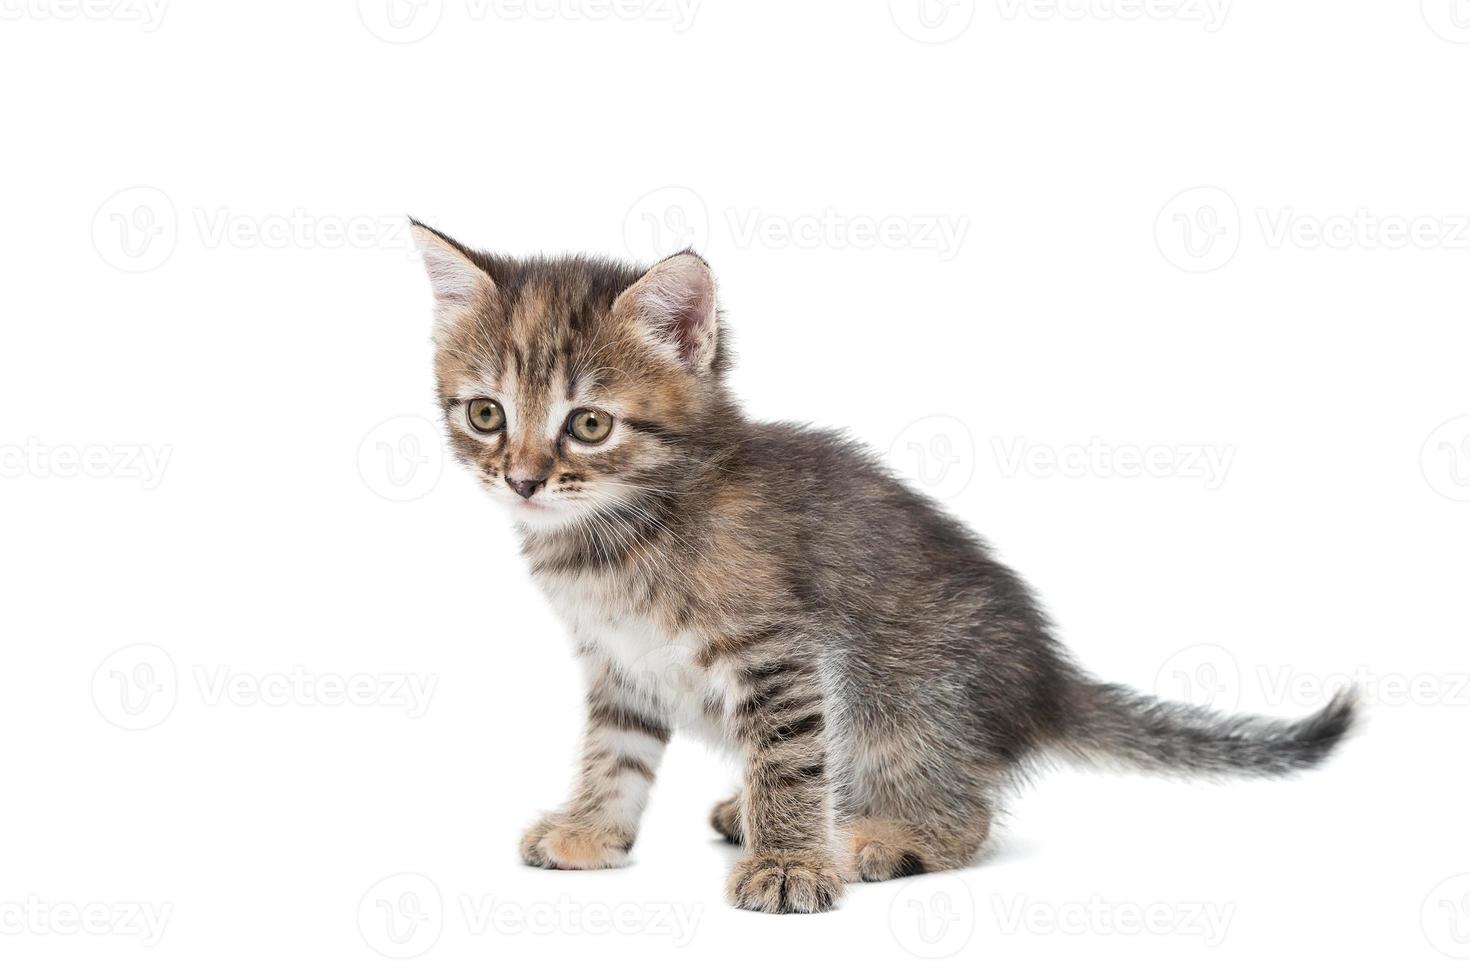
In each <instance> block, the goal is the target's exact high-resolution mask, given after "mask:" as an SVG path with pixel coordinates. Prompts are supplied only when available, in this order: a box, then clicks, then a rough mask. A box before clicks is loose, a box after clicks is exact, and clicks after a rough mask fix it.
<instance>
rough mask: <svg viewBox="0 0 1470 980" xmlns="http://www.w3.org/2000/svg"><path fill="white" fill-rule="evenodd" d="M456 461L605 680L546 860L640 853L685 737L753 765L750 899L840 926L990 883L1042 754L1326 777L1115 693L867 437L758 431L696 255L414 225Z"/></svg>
mask: <svg viewBox="0 0 1470 980" xmlns="http://www.w3.org/2000/svg"><path fill="white" fill-rule="evenodd" d="M413 232H414V235H415V237H416V239H417V241H418V244H419V246H420V249H421V250H422V253H423V258H424V261H425V264H426V266H427V269H428V274H429V280H430V282H431V284H432V287H433V293H434V319H435V328H434V339H435V345H436V353H435V356H434V366H435V371H436V374H437V379H438V391H439V397H440V400H441V402H442V404H443V409H444V417H445V421H446V423H447V427H448V432H449V441H450V444H451V446H452V447H453V450H454V453H455V455H456V456H458V457H459V459H460V460H461V461H462V462H463V463H464V464H465V465H466V466H468V467H469V469H470V470H471V472H473V473H474V474H475V476H477V477H478V478H479V480H480V482H481V483H482V484H484V487H485V489H486V490H487V491H488V492H489V494H490V496H491V497H493V498H495V499H496V500H498V501H499V502H500V503H501V504H502V505H503V506H504V507H505V508H506V509H507V510H508V511H509V513H510V516H511V519H512V521H513V522H514V524H515V527H516V529H517V531H518V532H519V536H520V541H521V551H522V553H523V554H524V556H525V557H526V559H527V560H528V562H529V564H530V568H531V574H532V576H533V577H534V578H535V580H536V582H537V584H539V585H540V587H541V588H542V590H543V591H544V592H545V593H546V595H547V597H548V599H549V600H550V601H551V604H552V605H553V606H554V607H555V609H556V611H557V612H558V613H559V614H560V616H561V617H562V618H563V619H564V620H565V621H566V624H567V626H568V627H569V629H570V632H571V634H572V636H573V637H574V639H575V642H576V647H577V649H576V654H577V657H578V659H579V660H580V662H581V665H582V667H583V668H584V669H585V672H586V676H587V696H586V698H587V700H586V706H587V723H586V733H585V737H584V741H583V748H582V763H581V772H580V775H579V777H578V778H577V780H576V785H575V786H574V787H573V789H572V792H571V797H570V800H569V801H568V802H567V803H566V804H565V805H564V806H563V807H562V808H560V809H558V810H556V811H554V812H552V813H550V814H548V815H546V816H545V817H543V818H542V819H540V820H539V821H537V822H536V823H535V824H534V825H533V826H532V827H531V828H530V830H529V831H528V832H527V833H526V835H525V837H524V839H523V840H522V841H521V856H522V857H523V858H524V860H525V861H526V862H527V863H528V864H532V865H535V866H537V867H543V868H608V867H613V866H615V865H619V864H621V863H623V862H624V861H625V859H626V858H627V855H628V851H629V849H630V848H631V847H632V846H633V841H634V838H635V836H636V834H637V830H638V822H639V816H640V814H641V813H642V811H643V808H644V804H645V803H646V802H647V800H648V794H649V788H650V786H651V785H652V783H653V780H654V773H655V771H656V770H657V769H658V764H659V760H660V758H661V757H662V755H663V753H664V747H665V745H666V743H667V742H668V741H669V737H670V735H671V734H672V732H673V731H674V730H675V728H679V729H687V730H693V731H696V732H699V733H701V734H703V735H705V736H706V737H708V738H710V739H711V740H713V741H715V742H716V743H718V744H721V745H724V746H728V747H730V748H733V749H735V750H736V751H738V753H739V755H740V757H741V759H742V760H743V765H744V780H743V785H742V786H741V789H740V791H739V793H737V794H736V795H735V796H734V797H732V798H731V799H729V800H726V801H724V802H722V803H720V804H718V805H717V806H716V807H715V808H714V813H713V817H712V820H713V824H714V827H715V829H716V830H718V831H719V832H720V833H721V834H723V835H724V836H725V837H726V838H727V839H728V840H729V841H730V842H732V843H735V844H739V845H741V846H742V847H743V848H744V854H743V856H742V857H741V858H740V860H739V861H738V862H737V863H736V865H735V867H734V870H733V872H732V873H731V875H730V878H729V882H728V886H727V893H728V896H729V900H730V901H731V902H732V903H734V904H735V905H737V906H739V907H740V908H745V909H754V910H757V911H762V912H820V911H823V910H825V909H829V908H831V907H832V905H833V903H834V902H836V901H837V899H838V897H839V896H840V894H841V893H842V889H843V884H844V882H846V881H850V880H858V879H861V880H863V881H882V880H884V879H888V878H895V877H899V876H902V875H910V874H915V873H919V872H924V871H939V870H943V869H947V868H958V867H961V866H963V865H965V864H967V863H968V862H970V861H971V860H972V859H973V858H974V856H975V854H976V852H977V850H978V849H979V848H980V846H981V844H982V843H984V841H985V839H986V835H987V833H988V831H989V828H990V822H991V815H992V813H993V810H994V807H995V806H996V801H997V798H998V796H999V794H1000V793H1001V791H1002V790H1003V789H1004V788H1005V787H1006V786H1007V784H1008V783H1010V782H1012V781H1014V779H1015V777H1016V776H1017V775H1018V774H1019V773H1020V772H1022V771H1023V770H1024V769H1025V767H1026V766H1027V765H1028V764H1029V763H1032V762H1034V761H1036V760H1038V759H1039V758H1041V757H1042V756H1044V755H1056V754H1061V755H1065V756H1071V757H1073V758H1076V759H1081V760H1114V761H1121V762H1123V763H1127V764H1131V765H1133V766H1135V767H1142V768H1145V769H1152V770H1159V771H1168V772H1181V773H1193V774H1201V775H1227V774H1231V775H1233V774H1239V775H1267V776H1274V775H1280V774H1283V773H1286V772H1289V771H1291V770H1294V769H1302V768H1306V767H1310V766H1313V765H1315V764H1317V763H1318V762H1320V761H1321V760H1322V759H1323V758H1324V757H1325V756H1326V755H1327V753H1328V752H1329V751H1330V750H1331V749H1332V747H1333V746H1334V745H1336V744H1337V742H1338V741H1339V740H1340V739H1341V738H1342V737H1343V735H1344V734H1345V733H1346V732H1347V731H1348V729H1349V727H1350V725H1351V723H1352V720H1353V708H1354V702H1353V700H1352V697H1351V695H1349V694H1343V695H1339V696H1337V697H1335V698H1334V699H1333V700H1332V701H1331V703H1329V704H1328V705H1327V706H1326V707H1325V708H1323V709H1322V710H1321V711H1320V712H1318V713H1317V714H1315V715H1312V716H1311V717H1309V718H1306V719H1304V720H1301V721H1296V722H1285V721H1276V720H1270V719H1265V718H1258V717H1226V716H1222V715H1220V714H1217V713H1214V712H1212V711H1210V710H1207V709H1205V708H1201V707H1194V706H1191V705H1184V704H1171V703H1166V702H1160V701H1157V700H1155V699H1153V698H1150V697H1148V696H1146V695H1143V694H1139V693H1135V692H1133V691H1130V690H1128V689H1126V688H1123V687H1119V686H1115V685H1111V684H1101V683H1098V682H1096V681H1094V680H1092V679H1091V678H1089V677H1088V676H1087V675H1086V674H1085V673H1083V672H1082V671H1081V670H1080V669H1079V668H1078V667H1076V666H1074V665H1073V664H1072V662H1071V661H1070V660H1069V659H1068V657H1067V656H1066V654H1065V653H1064V651H1063V650H1062V649H1061V648H1060V646H1059V645H1058V642H1057V641H1056V639H1055V638H1054V637H1053V635H1052V630H1051V627H1050V626H1049V625H1048V623H1047V620H1046V618H1045V617H1044V615H1043V614H1042V612H1041V611H1040V609H1039V608H1038V606H1037V603H1036V600H1035V599H1034V598H1033V597H1032V595H1031V593H1030V592H1029V591H1028V590H1027V588H1026V586H1025V585H1024V584H1023V583H1022V582H1021V580H1020V579H1019V578H1017V577H1016V575H1015V574H1014V573H1012V572H1011V571H1010V570H1009V569H1007V568H1006V567H1004V566H1003V565H1001V564H999V563H998V562H996V561H995V560H994V559H992V558H991V556H990V553H989V551H988V549H987V548H986V546H985V545H984V544H983V543H982V542H981V541H980V540H978V539H977V538H976V537H975V536H974V535H973V534H971V533H970V532H969V531H968V530H966V529H965V528H964V527H962V526H961V525H960V524H958V523H956V522H955V521H954V520H953V519H951V518H950V517H948V516H947V515H945V514H943V513H941V512H940V511H939V509H938V508H936V507H935V506H934V505H933V504H932V503H931V502H930V501H929V500H927V499H925V498H924V497H922V496H920V495H919V494H917V493H915V492H914V491H913V490H912V489H911V488H910V487H908V486H907V485H905V484H904V483H901V482H900V481H899V480H897V479H895V478H894V476H893V475H892V474H890V473H889V472H887V471H886V470H885V469H884V468H883V467H882V466H880V465H878V464H877V463H876V462H874V460H873V458H872V456H871V455H870V454H869V453H868V452H867V451H865V450H864V449H862V448H861V447H859V446H856V445H854V444H853V443H851V442H850V441H848V440H847V439H845V438H844V437H842V436H840V435H837V434H834V433H829V432H822V431H818V430H814V429H809V428H806V427H804V426H797V425H789V424H781V423H768V422H755V421H752V420H750V419H747V418H745V417H744V416H743V415H742V414H741V412H740V409H739V408H738V407H737V406H736V404H735V402H734V400H733V398H732V396H731V394H730V392H729V390H728V389H727V388H726V384H725V372H726V368H727V367H728V366H729V362H730V352H729V338H728V336H727V331H726V329H725V327H724V324H723V323H722V322H721V318H720V314H719V311H718V309H717V307H716V303H715V281H714V277H713V276H712V275H711V273H710V270H709V267H708V266H706V265H705V263H704V262H703V261H702V260H701V259H700V258H699V257H698V256H697V255H694V254H693V253H692V252H683V253H680V254H678V255H674V256H672V257H671V258H668V259H665V260H664V261H662V262H660V263H658V264H657V265H655V266H653V267H652V268H650V269H636V268H633V267H631V266H628V265H625V264H623V263H619V262H612V261H607V260H601V259H589V258H580V257H578V258H561V259H540V258H538V259H528V260H519V261H518V260H514V259H509V258H504V257H501V256H496V255H489V254H485V253H481V252H475V251H471V250H470V249H468V248H465V247H464V246H462V245H460V244H459V243H458V242H455V241H454V240H453V239H451V238H449V237H447V236H445V235H441V234H439V233H437V232H435V231H433V230H432V229H430V228H428V227H426V226H423V225H421V224H418V223H417V222H415V223H414V228H413Z"/></svg>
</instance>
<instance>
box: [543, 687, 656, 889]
mask: <svg viewBox="0 0 1470 980" xmlns="http://www.w3.org/2000/svg"><path fill="white" fill-rule="evenodd" d="M668 741H669V728H668V726H667V725H666V724H665V723H664V721H663V720H662V719H661V718H659V717H655V716H654V712H652V711H650V709H649V707H648V705H647V704H645V703H640V700H639V699H637V698H635V697H633V696H632V695H631V692H629V691H627V690H626V689H625V688H623V687H621V686H620V685H619V684H618V682H617V680H616V678H615V677H614V676H613V675H612V674H611V672H610V671H608V670H606V669H603V670H602V671H600V672H599V673H598V674H597V675H596V676H595V677H594V678H593V681H592V684H591V686H590V687H589V689H588V691H587V730H586V734H585V735H584V736H583V739H582V769H581V772H580V774H579V775H578V778H577V783H576V786H575V787H574V788H573V790H572V797H571V800H570V802H568V803H567V805H566V806H564V807H562V808H561V809H560V810H557V811H556V812H554V813H549V814H547V815H546V816H545V817H543V818H541V820H539V821H537V822H536V823H535V824H534V825H533V826H532V827H531V829H530V830H528V831H526V834H525V836H524V837H523V838H522V839H521V858H522V859H523V860H524V861H525V862H526V863H527V864H530V865H534V866H536V867H539V868H558V869H572V868H613V867H617V866H619V865H621V864H623V863H625V862H626V860H627V857H628V851H629V849H631V848H632V846H633V840H634V838H635V837H636V836H637V834H638V821H639V818H640V817H641V816H642V815H643V807H644V805H645V804H646V803H647V802H648V791H649V788H650V787H651V786H652V785H653V776H654V772H655V771H656V770H657V769H658V764H659V762H660V761H661V760H662V759H663V754H664V748H665V746H666V745H667V744H668Z"/></svg>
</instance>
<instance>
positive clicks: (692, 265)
mask: <svg viewBox="0 0 1470 980" xmlns="http://www.w3.org/2000/svg"><path fill="white" fill-rule="evenodd" d="M613 315H614V316H615V317H620V318H627V319H629V320H631V321H633V322H634V323H635V324H636V326H637V328H639V329H640V330H641V331H642V333H643V334H644V336H645V338H646V339H647V340H648V341H649V342H650V343H651V344H652V345H653V346H654V347H656V348H658V349H659V350H661V351H662V352H664V353H666V354H668V355H670V356H672V357H674V358H676V359H677V360H678V361H679V363H680V364H682V365H684V367H686V368H688V369H689V370H691V371H694V372H696V373H700V374H702V373H704V372H705V371H708V370H709V368H710V366H711V365H712V364H714V360H715V353H716V351H717V350H718V347H719V329H720V328H719V323H718V317H717V315H716V313H715V277H714V274H713V273H711V272H710V268H709V266H708V265H706V264H705V261H704V260H703V259H701V258H700V257H699V256H697V255H695V254H694V253H693V252H680V253H679V254H678V255H673V256H670V257H669V258H666V259H664V260H663V261H662V262H660V263H659V264H658V265H656V266H654V267H653V268H652V269H649V270H648V271H647V272H645V273H644V274H643V277H642V278H641V279H639V280H638V281H637V282H635V283H633V285H631V286H629V287H628V288H627V289H625V290H623V292H622V294H621V295H620V296H618V298H617V300H616V301H615V302H614V303H613Z"/></svg>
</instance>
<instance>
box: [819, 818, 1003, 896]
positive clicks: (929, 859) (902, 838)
mask: <svg viewBox="0 0 1470 980" xmlns="http://www.w3.org/2000/svg"><path fill="white" fill-rule="evenodd" d="M946 817H947V818H948V819H946V820H945V821H944V822H943V823H940V822H937V821H936V822H933V823H927V824H926V823H916V822H913V821H909V820H888V819H883V818H878V817H860V818H858V819H856V820H853V821H851V822H849V823H845V824H843V828H842V829H843V831H844V833H845V834H846V836H847V842H848V846H849V847H850V848H851V849H852V856H853V871H854V875H855V876H856V877H857V878H858V880H860V881H887V880H888V879H890V878H902V877H905V876H906V875H916V874H924V873H926V872H929V871H950V870H953V869H955V868H963V867H965V866H966V865H968V864H969V863H970V862H971V861H973V860H974V859H975V854H976V852H977V851H979V850H980V847H981V845H983V844H984V843H985V840H986V838H987V837H988V836H989V834H990V807H989V806H988V805H986V804H983V803H982V804H978V805H976V806H975V807H974V808H973V809H971V810H968V811H960V812H954V813H950V814H946Z"/></svg>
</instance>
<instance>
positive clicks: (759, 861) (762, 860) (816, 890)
mask: <svg viewBox="0 0 1470 980" xmlns="http://www.w3.org/2000/svg"><path fill="white" fill-rule="evenodd" d="M725 893H726V896H727V897H728V898H729V899H730V904H731V905H734V906H735V907H736V908H742V909H749V910H750V911H752V912H826V911H827V910H828V909H830V908H832V906H833V905H835V904H836V902H837V898H838V896H840V895H841V894H842V873H841V871H840V869H839V868H838V866H837V863H836V862H835V861H833V860H832V858H831V856H830V855H828V854H824V853H823V852H821V851H766V852H763V853H759V854H751V855H748V856H747V857H743V858H741V859H740V860H739V861H738V862H736V864H735V870H734V871H732V872H731V873H730V881H729V883H728V884H727V885H726V886H725Z"/></svg>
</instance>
